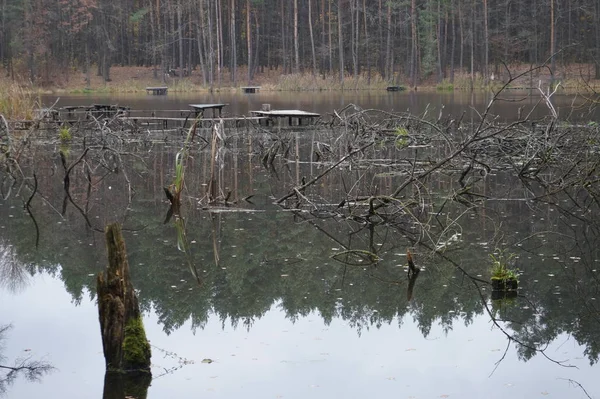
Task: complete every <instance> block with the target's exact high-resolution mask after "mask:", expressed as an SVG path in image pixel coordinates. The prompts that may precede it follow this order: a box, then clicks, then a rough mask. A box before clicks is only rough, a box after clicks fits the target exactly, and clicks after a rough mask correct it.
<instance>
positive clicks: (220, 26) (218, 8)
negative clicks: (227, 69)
mask: <svg viewBox="0 0 600 399" xmlns="http://www.w3.org/2000/svg"><path fill="white" fill-rule="evenodd" d="M215 16H216V23H217V79H218V86H217V87H219V88H220V87H221V82H222V81H223V16H222V13H221V0H217V4H216V7H215Z"/></svg>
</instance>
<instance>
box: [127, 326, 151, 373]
mask: <svg viewBox="0 0 600 399" xmlns="http://www.w3.org/2000/svg"><path fill="white" fill-rule="evenodd" d="M150 356H151V351H150V344H149V343H148V340H147V339H146V332H145V331H144V324H143V322H142V318H141V317H138V318H136V319H131V320H129V322H128V323H127V326H125V338H124V340H123V368H124V369H125V370H136V369H137V370H147V369H149V368H150Z"/></svg>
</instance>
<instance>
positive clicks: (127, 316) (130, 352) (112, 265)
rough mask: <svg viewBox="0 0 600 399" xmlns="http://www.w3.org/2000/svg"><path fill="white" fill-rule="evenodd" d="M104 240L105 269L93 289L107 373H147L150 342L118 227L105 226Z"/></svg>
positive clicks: (116, 224)
mask: <svg viewBox="0 0 600 399" xmlns="http://www.w3.org/2000/svg"><path fill="white" fill-rule="evenodd" d="M105 237H106V248H107V253H108V266H107V269H106V274H105V273H100V274H98V281H97V288H96V289H97V292H98V314H99V318H100V330H101V334H102V346H103V349H104V359H105V360H106V370H107V371H117V372H146V373H150V356H151V352H150V343H149V342H148V340H147V339H146V333H145V331H144V325H143V323H142V317H141V314H140V307H139V304H138V299H137V296H136V294H135V291H134V289H133V285H132V284H131V279H130V277H129V264H128V262H127V252H126V249H125V241H124V240H123V235H122V233H121V226H120V225H119V224H118V223H113V224H110V225H108V226H106V230H105Z"/></svg>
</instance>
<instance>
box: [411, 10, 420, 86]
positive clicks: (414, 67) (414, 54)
mask: <svg viewBox="0 0 600 399" xmlns="http://www.w3.org/2000/svg"><path fill="white" fill-rule="evenodd" d="M417 18H418V15H417V1H416V0H411V3H410V27H411V37H412V46H411V47H412V50H411V55H410V57H411V62H410V74H411V76H410V80H411V86H412V87H416V86H417V82H418V80H419V42H418V36H417V35H418V32H417Z"/></svg>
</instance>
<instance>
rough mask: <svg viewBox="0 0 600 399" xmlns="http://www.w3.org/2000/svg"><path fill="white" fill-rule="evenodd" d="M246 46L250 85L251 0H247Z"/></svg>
mask: <svg viewBox="0 0 600 399" xmlns="http://www.w3.org/2000/svg"><path fill="white" fill-rule="evenodd" d="M246 45H247V48H248V84H250V82H251V81H252V27H251V25H250V0H246Z"/></svg>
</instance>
